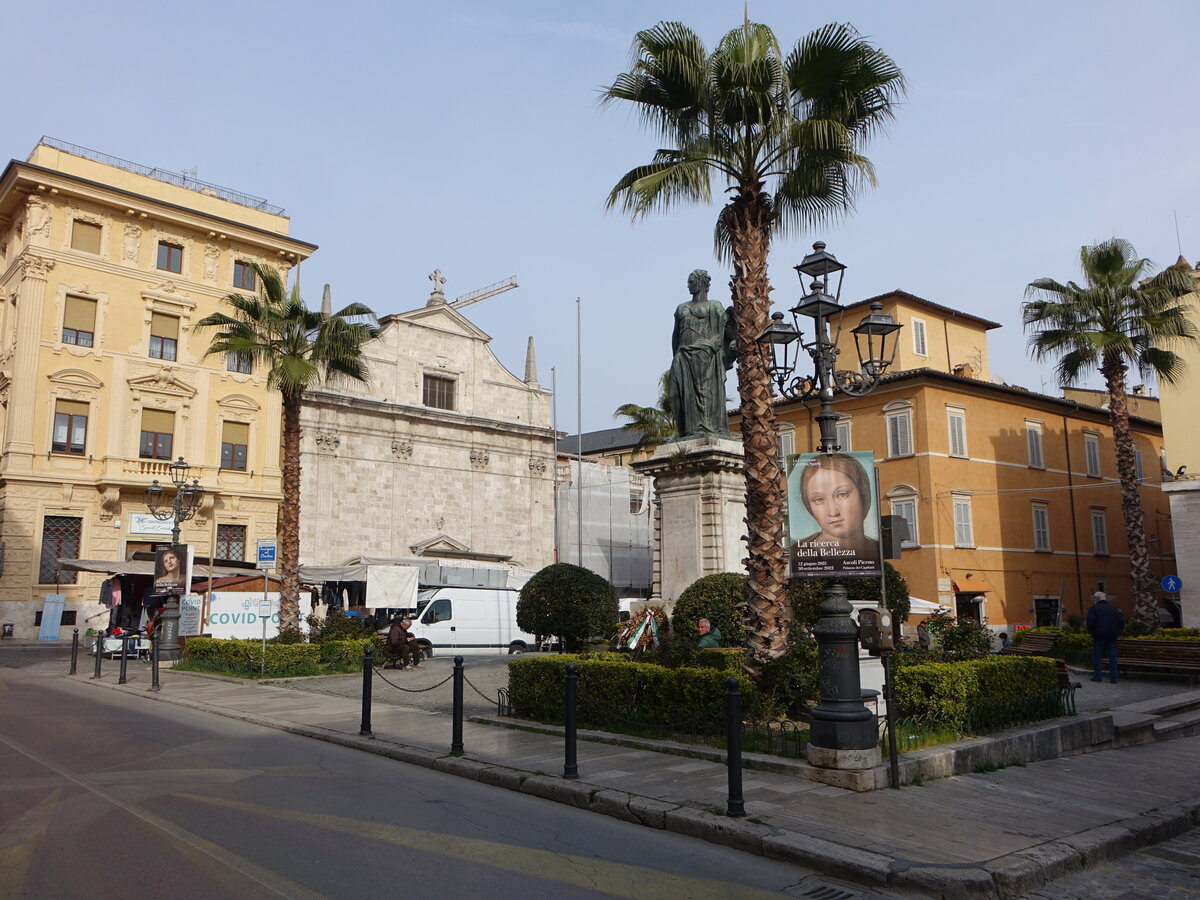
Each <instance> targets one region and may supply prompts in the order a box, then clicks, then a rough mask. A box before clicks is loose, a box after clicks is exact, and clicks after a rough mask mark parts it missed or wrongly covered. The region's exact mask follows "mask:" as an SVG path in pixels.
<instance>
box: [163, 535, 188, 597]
mask: <svg viewBox="0 0 1200 900" xmlns="http://www.w3.org/2000/svg"><path fill="white" fill-rule="evenodd" d="M191 573H192V548H191V547H189V546H188V545H187V544H172V545H171V546H169V547H163V548H162V549H160V550H158V551H156V552H155V554H154V593H155V594H156V595H157V596H159V597H164V596H172V595H175V596H177V595H180V594H186V593H187V591H188V588H189V587H190V586H191V583H192V579H191Z"/></svg>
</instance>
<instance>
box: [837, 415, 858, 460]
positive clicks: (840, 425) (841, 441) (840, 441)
mask: <svg viewBox="0 0 1200 900" xmlns="http://www.w3.org/2000/svg"><path fill="white" fill-rule="evenodd" d="M837 445H838V447H840V448H841V451H842V452H843V453H850V452H851V451H852V450H853V449H854V448H853V447H852V446H851V445H850V417H849V416H842V417H841V418H840V419H838V420H837Z"/></svg>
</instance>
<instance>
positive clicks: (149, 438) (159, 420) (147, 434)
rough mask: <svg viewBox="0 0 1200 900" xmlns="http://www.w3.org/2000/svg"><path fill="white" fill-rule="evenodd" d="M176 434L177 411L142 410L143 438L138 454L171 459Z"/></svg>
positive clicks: (148, 457) (145, 456)
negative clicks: (173, 437) (173, 439)
mask: <svg viewBox="0 0 1200 900" xmlns="http://www.w3.org/2000/svg"><path fill="white" fill-rule="evenodd" d="M174 434H175V413H173V412H167V411H166V410H162V409H143V410H142V439H141V444H140V449H139V450H138V456H140V457H141V458H142V459H170V458H171V439H172V436H173V435H174Z"/></svg>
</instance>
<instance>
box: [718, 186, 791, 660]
mask: <svg viewBox="0 0 1200 900" xmlns="http://www.w3.org/2000/svg"><path fill="white" fill-rule="evenodd" d="M722 216H723V218H724V219H725V226H726V228H727V229H728V233H729V236H730V242H731V244H732V249H733V269H734V274H733V281H732V283H731V285H730V288H731V290H732V294H733V312H734V320H735V322H736V327H737V351H738V352H737V367H738V394H739V396H740V398H741V413H742V446H743V448H744V450H745V455H746V526H747V531H748V536H747V543H748V550H749V559H748V561H747V574H748V576H749V584H750V600H749V607H750V610H749V611H750V616H749V621H748V622H747V641H748V643H749V646H750V667H751V669H752V671H754V672H755V673H758V672H761V667H762V664H763V663H764V662H766V661H767V660H770V659H774V658H776V657H778V656H782V655H783V653H784V652H785V651H786V649H787V635H788V627H789V626H790V624H791V621H792V610H791V607H790V606H789V605H788V602H787V576H786V558H785V553H784V546H783V492H782V490H781V482H782V477H783V476H782V472H781V471H780V468H779V450H778V441H777V437H776V430H775V407H774V405H773V403H772V400H773V393H772V388H771V379H770V377H769V376H768V374H767V366H766V360H765V358H764V356H763V353H762V352H761V347H760V345H759V344H757V343H756V339H757V338H758V336H759V335H760V334H762V332H763V330H764V329H765V328H766V327H767V323H768V321H769V318H770V312H771V298H770V293H771V285H770V283H769V282H768V280H767V251H768V250H769V248H770V241H771V208H770V200H769V198H768V197H767V195H766V194H764V193H763V192H762V184H761V183H759V184H756V185H754V186H753V187H752V188H749V189H741V190H739V191H738V194H737V196H736V197H735V198H734V199H733V201H732V202H731V203H730V204H729V205H728V206H726V207H725V209H724V210H723V211H722Z"/></svg>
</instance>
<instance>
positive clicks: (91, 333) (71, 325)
mask: <svg viewBox="0 0 1200 900" xmlns="http://www.w3.org/2000/svg"><path fill="white" fill-rule="evenodd" d="M95 340H96V301H95V300H88V299H87V298H85V297H72V296H70V295H69V294H68V295H67V306H66V309H65V310H63V329H62V342H63V343H64V344H74V345H75V346H76V347H91V346H92V345H93V344H94V343H95Z"/></svg>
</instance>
